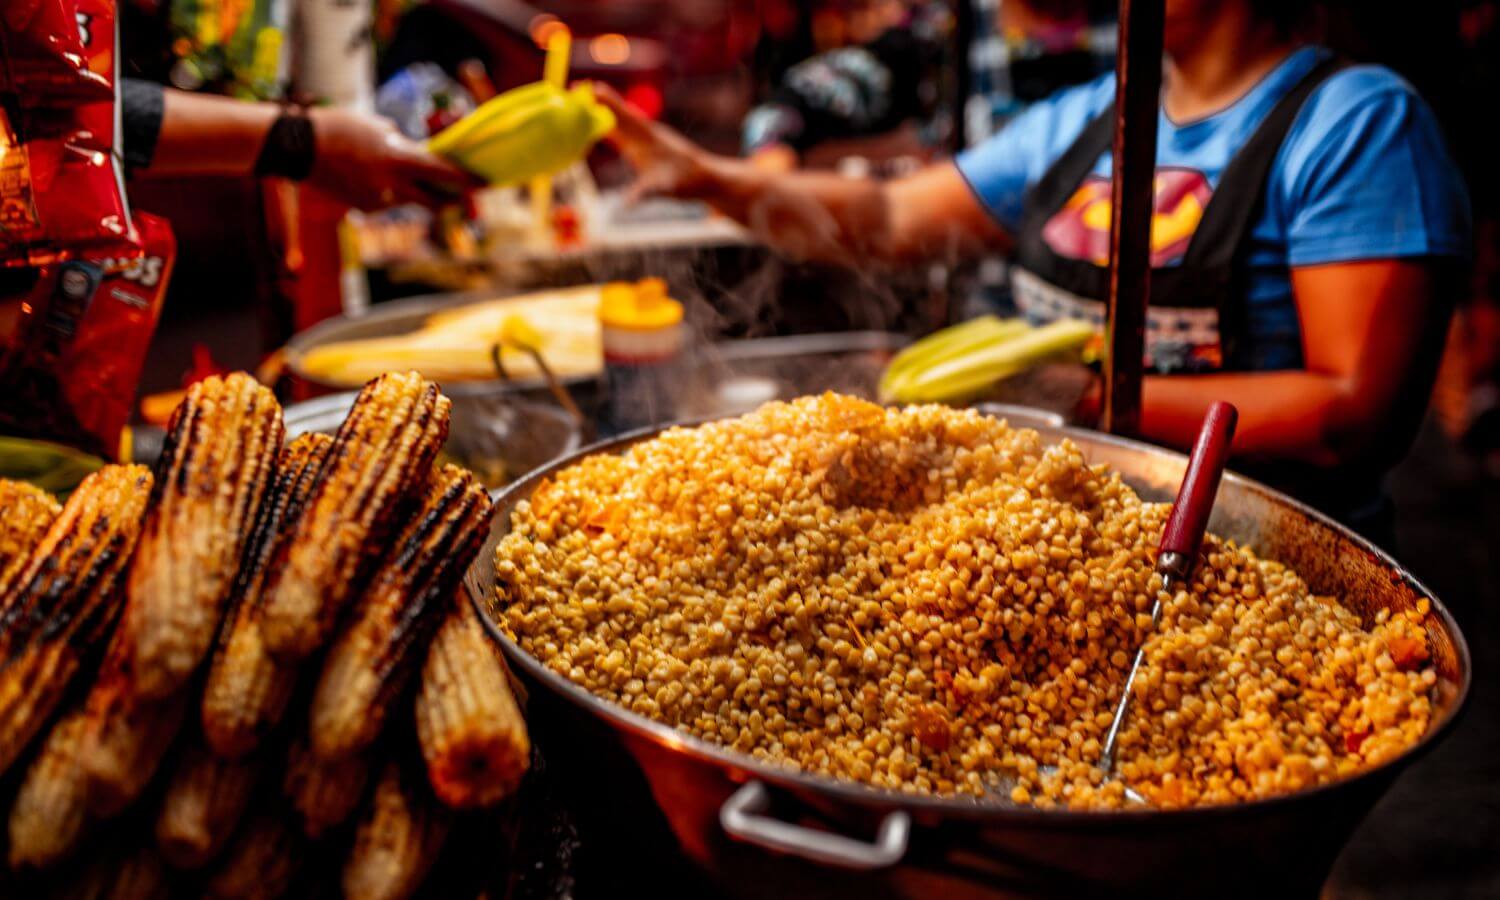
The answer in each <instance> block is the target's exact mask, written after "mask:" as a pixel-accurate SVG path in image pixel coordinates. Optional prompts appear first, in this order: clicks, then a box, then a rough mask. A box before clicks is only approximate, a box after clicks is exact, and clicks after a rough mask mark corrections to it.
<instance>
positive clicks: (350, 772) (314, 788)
mask: <svg viewBox="0 0 1500 900" xmlns="http://www.w3.org/2000/svg"><path fill="white" fill-rule="evenodd" d="M369 776H370V761H369V759H367V758H366V757H365V756H363V755H355V756H350V757H348V758H346V759H339V760H325V759H319V758H318V757H317V755H315V754H314V753H313V752H312V750H311V749H310V748H309V747H308V746H307V744H306V742H305V741H297V742H295V743H294V744H293V745H292V748H291V752H290V753H289V754H288V756H287V766H286V780H285V781H284V782H283V785H282V790H283V792H284V793H285V794H286V796H287V798H288V799H289V800H290V801H291V803H292V808H293V809H295V810H296V811H297V815H298V816H299V817H300V818H301V820H302V833H303V834H305V835H307V836H308V837H310V838H317V837H321V836H322V835H323V834H324V833H325V832H327V831H328V830H329V829H331V828H333V827H334V826H337V825H341V824H343V822H344V821H345V820H346V819H348V818H349V816H350V815H351V814H353V812H354V810H355V808H356V807H358V806H359V801H360V798H361V797H363V796H364V792H365V782H366V781H367V780H368V779H369Z"/></svg>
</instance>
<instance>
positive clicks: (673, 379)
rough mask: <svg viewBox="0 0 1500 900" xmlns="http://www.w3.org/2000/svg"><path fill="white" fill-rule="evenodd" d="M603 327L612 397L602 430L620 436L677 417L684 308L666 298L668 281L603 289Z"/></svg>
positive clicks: (608, 393) (608, 390)
mask: <svg viewBox="0 0 1500 900" xmlns="http://www.w3.org/2000/svg"><path fill="white" fill-rule="evenodd" d="M599 325H600V335H601V337H602V339H603V345H604V380H605V394H606V397H607V398H608V399H607V401H606V403H605V408H604V415H603V417H602V418H603V422H602V428H601V431H603V432H604V433H606V434H620V433H622V432H625V431H631V430H633V429H636V428H645V427H647V426H649V425H657V424H660V423H662V422H666V421H669V420H671V419H674V418H676V417H677V407H678V399H679V390H678V388H679V385H680V382H681V379H680V377H678V376H679V375H680V373H679V371H678V369H679V366H678V365H677V362H678V355H679V353H680V351H681V350H682V345H683V340H684V334H683V324H682V304H681V303H679V302H677V301H676V300H673V299H672V298H671V297H669V296H667V285H666V282H664V281H662V280H661V279H660V278H647V279H644V280H642V281H639V282H636V283H635V284H630V283H625V282H617V283H613V284H607V285H605V286H604V289H603V293H602V296H601V297H600V300H599Z"/></svg>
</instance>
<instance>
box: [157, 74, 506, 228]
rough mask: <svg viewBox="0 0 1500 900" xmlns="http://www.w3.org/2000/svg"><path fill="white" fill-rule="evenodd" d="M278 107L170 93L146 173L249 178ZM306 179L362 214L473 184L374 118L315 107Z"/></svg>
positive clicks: (450, 194)
mask: <svg viewBox="0 0 1500 900" xmlns="http://www.w3.org/2000/svg"><path fill="white" fill-rule="evenodd" d="M280 115H281V108H280V107H278V106H276V105H275V104H271V103H253V102H246V101H241V100H232V99H229V98H227V97H214V96H208V95H203V94H193V93H189V92H186V91H177V90H172V89H167V90H166V91H165V92H164V96H163V104H162V122H161V132H160V134H159V135H158V137H157V139H156V150H155V154H154V155H153V157H152V159H151V163H150V165H149V166H148V167H147V168H146V170H145V171H144V172H143V173H142V174H145V175H162V176H184V175H191V176H204V175H219V176H231V177H233V176H249V175H252V174H255V164H256V160H257V159H258V158H259V157H260V153H261V148H262V147H263V146H264V145H265V143H266V137H267V135H268V134H269V133H270V131H271V126H272V124H273V123H274V122H275V121H276V119H277V117H278V116H280ZM307 116H308V119H309V120H310V121H311V123H312V134H313V165H312V172H311V174H309V176H308V180H309V181H310V182H312V183H314V184H317V185H318V186H319V187H321V188H323V189H325V190H327V191H329V192H330V193H331V194H333V195H335V196H337V197H339V198H340V199H342V200H344V201H346V202H348V203H349V204H350V205H352V206H358V207H360V208H363V209H374V208H379V207H382V206H390V205H393V204H395V203H429V204H432V203H441V202H443V201H445V200H451V199H453V198H454V197H456V196H458V195H459V194H461V193H462V191H463V190H464V189H466V188H472V187H475V186H477V184H478V182H476V181H475V180H474V179H473V178H471V177H470V176H469V175H467V174H465V173H464V172H463V171H462V170H460V169H458V168H456V167H455V166H454V165H453V164H452V163H449V162H448V161H446V160H444V159H441V158H439V157H437V156H434V155H433V154H431V153H429V152H428V151H427V150H426V148H425V147H423V146H422V145H421V144H418V143H417V142H415V141H412V140H408V139H407V138H406V137H404V136H402V135H401V134H400V132H398V131H397V130H396V128H395V126H394V125H392V124H391V123H390V122H389V121H387V120H385V119H381V118H378V117H375V116H367V115H360V114H357V113H352V112H348V111H345V110H340V109H332V108H316V109H311V110H309V111H308V113H307Z"/></svg>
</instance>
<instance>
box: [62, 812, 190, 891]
mask: <svg viewBox="0 0 1500 900" xmlns="http://www.w3.org/2000/svg"><path fill="white" fill-rule="evenodd" d="M116 834H117V835H119V836H123V829H117V830H116ZM170 895H171V889H170V887H169V885H168V883H167V869H166V866H164V865H162V861H161V857H160V856H158V855H157V852H156V848H155V847H152V846H150V845H149V844H134V845H132V846H129V847H124V848H120V849H118V850H117V851H115V852H113V853H109V854H105V855H101V856H97V857H95V858H94V859H93V860H92V861H91V862H90V864H89V865H88V867H87V868H86V869H84V871H83V873H82V875H81V876H80V877H79V878H78V879H76V880H75V881H73V882H72V883H70V884H68V885H66V886H65V887H64V888H63V889H62V890H61V891H59V892H58V894H57V896H59V897H65V898H67V900H162V898H165V897H168V896H170Z"/></svg>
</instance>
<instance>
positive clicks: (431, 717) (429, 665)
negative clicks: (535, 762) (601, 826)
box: [417, 597, 531, 808]
mask: <svg viewBox="0 0 1500 900" xmlns="http://www.w3.org/2000/svg"><path fill="white" fill-rule="evenodd" d="M417 739H418V742H419V743H420V744H421V747H422V757H423V758H424V759H425V760H426V761H427V777H428V779H429V780H430V781H431V782H432V789H433V791H434V792H435V793H436V794H437V796H438V799H440V800H442V801H443V802H444V803H446V804H448V805H449V806H452V807H457V808H468V807H475V806H486V805H489V804H491V803H495V802H498V801H499V800H501V799H503V798H504V797H505V796H506V795H507V794H509V793H510V792H511V791H513V790H514V789H515V788H516V785H517V784H519V783H520V781H521V776H522V775H524V774H526V767H527V765H528V764H529V763H530V761H531V740H530V738H529V737H528V736H527V734H526V722H525V721H524V720H523V719H522V718H521V710H520V709H519V708H518V707H517V705H516V699H515V697H514V696H513V695H512V694H511V691H510V681H509V679H508V676H507V673H506V670H505V665H504V663H502V662H501V660H500V657H499V655H498V654H497V653H496V650H495V648H494V646H493V645H492V644H491V643H490V640H489V638H488V636H487V635H485V633H484V629H483V626H482V625H480V623H479V617H478V614H477V613H475V612H474V608H473V607H472V606H471V605H470V604H469V603H468V601H467V599H466V598H462V597H455V598H454V600H453V601H451V606H450V607H449V610H448V614H447V618H446V619H445V620H444V621H443V625H442V627H441V628H439V629H438V633H437V635H436V637H434V638H433V639H432V645H431V646H430V647H428V648H427V661H426V663H425V664H424V665H423V667H422V684H421V687H420V689H419V690H418V692H417Z"/></svg>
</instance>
